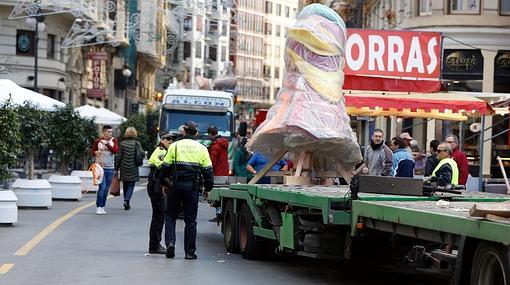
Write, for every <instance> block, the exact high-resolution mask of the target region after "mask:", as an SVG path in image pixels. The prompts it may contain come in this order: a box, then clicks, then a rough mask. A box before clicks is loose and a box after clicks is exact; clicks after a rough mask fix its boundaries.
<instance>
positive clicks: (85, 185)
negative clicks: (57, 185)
mask: <svg viewBox="0 0 510 285" xmlns="http://www.w3.org/2000/svg"><path fill="white" fill-rule="evenodd" d="M71 176H78V177H79V178H80V180H81V191H82V192H94V193H95V192H97V190H98V189H99V184H100V183H101V182H100V181H99V182H98V183H97V185H94V181H93V179H94V177H93V176H92V171H83V170H73V172H71Z"/></svg>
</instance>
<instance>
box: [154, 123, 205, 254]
mask: <svg viewBox="0 0 510 285" xmlns="http://www.w3.org/2000/svg"><path fill="white" fill-rule="evenodd" d="M184 131H185V132H186V135H185V136H184V138H183V139H182V140H180V141H177V142H175V143H173V144H171V145H170V146H169V147H168V151H167V153H166V155H165V158H164V159H163V163H162V164H161V166H160V176H159V180H160V182H161V183H162V184H163V185H164V186H165V187H167V188H168V189H169V190H168V191H167V192H168V194H167V195H166V206H167V207H166V215H165V243H166V247H167V251H166V257H167V258H174V256H175V224H176V220H177V216H178V212H179V207H180V205H181V204H182V206H183V208H184V223H185V227H184V252H185V254H186V256H185V259H197V255H196V254H195V251H196V239H197V211H198V191H199V188H200V185H202V184H203V185H204V193H203V195H204V199H207V196H208V193H209V191H211V189H212V188H213V185H214V176H213V171H212V164H211V158H210V157H209V153H208V151H207V148H206V147H205V146H204V145H202V144H201V143H199V142H197V141H195V140H194V138H195V136H196V135H197V133H198V126H197V124H196V123H195V122H186V123H185V124H184Z"/></svg>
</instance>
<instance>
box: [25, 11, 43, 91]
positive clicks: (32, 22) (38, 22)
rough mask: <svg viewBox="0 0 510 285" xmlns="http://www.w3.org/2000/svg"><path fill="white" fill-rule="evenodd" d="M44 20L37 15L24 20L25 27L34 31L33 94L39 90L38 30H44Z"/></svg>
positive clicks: (41, 16)
mask: <svg viewBox="0 0 510 285" xmlns="http://www.w3.org/2000/svg"><path fill="white" fill-rule="evenodd" d="M39 13H41V9H39V10H37V13H36V14H39ZM44 19H45V16H43V15H37V16H34V17H30V18H27V19H26V20H25V22H26V23H27V25H28V26H29V27H30V28H32V29H34V30H35V36H34V46H35V48H34V49H35V51H34V58H35V60H34V91H35V92H39V88H38V86H37V73H38V71H37V69H38V64H39V62H38V59H39V56H38V52H39V29H40V30H41V31H44V30H45V29H46V25H45V24H44Z"/></svg>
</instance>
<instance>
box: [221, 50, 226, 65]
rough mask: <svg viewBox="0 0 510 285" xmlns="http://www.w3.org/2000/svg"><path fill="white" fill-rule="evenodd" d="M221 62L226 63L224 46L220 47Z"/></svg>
mask: <svg viewBox="0 0 510 285" xmlns="http://www.w3.org/2000/svg"><path fill="white" fill-rule="evenodd" d="M221 61H223V62H225V61H227V47H225V46H222V47H221Z"/></svg>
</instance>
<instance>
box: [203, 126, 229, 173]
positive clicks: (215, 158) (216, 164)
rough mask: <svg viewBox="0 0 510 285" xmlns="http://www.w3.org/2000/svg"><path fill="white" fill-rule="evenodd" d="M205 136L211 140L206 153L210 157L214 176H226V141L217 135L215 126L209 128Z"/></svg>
mask: <svg viewBox="0 0 510 285" xmlns="http://www.w3.org/2000/svg"><path fill="white" fill-rule="evenodd" d="M207 134H208V136H209V139H211V144H210V145H209V148H208V151H209V156H210V157H211V162H212V167H213V172H214V176H228V175H229V173H228V140H227V139H226V138H224V137H222V136H221V135H218V128H216V126H212V125H211V126H209V128H207Z"/></svg>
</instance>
